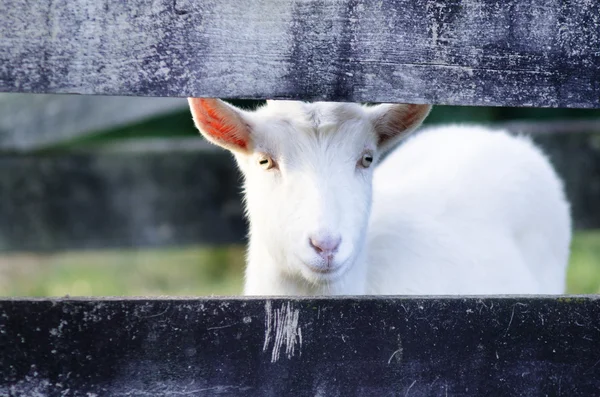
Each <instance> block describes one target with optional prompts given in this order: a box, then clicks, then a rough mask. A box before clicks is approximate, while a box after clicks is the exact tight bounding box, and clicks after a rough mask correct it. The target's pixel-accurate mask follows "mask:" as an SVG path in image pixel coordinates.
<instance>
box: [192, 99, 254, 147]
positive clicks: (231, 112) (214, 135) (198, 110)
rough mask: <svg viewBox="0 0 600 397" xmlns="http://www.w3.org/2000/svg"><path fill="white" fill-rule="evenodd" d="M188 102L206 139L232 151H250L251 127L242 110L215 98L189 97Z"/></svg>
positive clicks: (197, 126) (197, 125)
mask: <svg viewBox="0 0 600 397" xmlns="http://www.w3.org/2000/svg"><path fill="white" fill-rule="evenodd" d="M188 103H189V104H190V110H191V111H192V117H193V118H194V123H195V124H196V128H198V129H199V130H200V132H201V133H202V135H204V137H205V138H206V139H208V140H209V141H210V142H212V143H214V144H216V145H219V146H222V147H224V148H225V149H229V150H231V151H237V152H243V153H245V152H249V151H250V149H251V146H252V141H251V137H250V127H249V126H248V124H247V123H246V121H245V120H244V115H243V113H242V111H240V110H238V109H236V108H235V107H233V106H231V105H229V104H227V103H225V102H223V101H221V100H220V99H215V98H188Z"/></svg>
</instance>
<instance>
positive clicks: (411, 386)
mask: <svg viewBox="0 0 600 397" xmlns="http://www.w3.org/2000/svg"><path fill="white" fill-rule="evenodd" d="M415 383H417V380H416V379H415V380H413V383H411V384H410V386H408V389H406V393H404V397H407V396H408V393H409V392H410V389H412V388H413V386H414V385H415Z"/></svg>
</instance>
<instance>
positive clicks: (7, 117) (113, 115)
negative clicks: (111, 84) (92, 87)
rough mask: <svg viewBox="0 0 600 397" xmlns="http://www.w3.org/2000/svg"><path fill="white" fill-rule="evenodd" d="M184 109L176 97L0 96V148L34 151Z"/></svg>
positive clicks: (185, 105) (182, 102) (185, 106)
mask: <svg viewBox="0 0 600 397" xmlns="http://www.w3.org/2000/svg"><path fill="white" fill-rule="evenodd" d="M0 19H1V17H0ZM186 109H187V102H186V101H185V100H183V99H176V98H132V97H110V98H107V97H99V96H72V95H28V94H22V95H20V94H0V148H1V149H4V150H7V149H9V150H10V149H13V150H25V149H36V148H40V147H44V146H48V145H52V144H56V143H60V142H63V141H65V140H69V139H72V138H76V137H82V136H85V135H89V134H93V133H97V132H98V131H101V130H107V129H111V128H117V127H120V126H124V125H127V124H131V123H136V122H141V121H143V120H145V119H148V118H153V117H159V116H164V115H165V114H168V113H172V112H176V111H181V110H186Z"/></svg>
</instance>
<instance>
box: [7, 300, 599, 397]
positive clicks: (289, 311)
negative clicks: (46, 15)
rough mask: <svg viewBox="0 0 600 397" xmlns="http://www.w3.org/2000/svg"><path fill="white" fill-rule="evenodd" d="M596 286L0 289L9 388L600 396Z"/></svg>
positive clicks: (83, 392)
mask: <svg viewBox="0 0 600 397" xmlns="http://www.w3.org/2000/svg"><path fill="white" fill-rule="evenodd" d="M598 318H600V299H599V297H598V296H588V297H559V298H547V297H546V298H535V297H510V298H502V297H481V298H479V297H470V298H465V297H457V298H440V297H429V298H423V297H415V298H406V297H395V298H391V297H382V298H368V297H367V298H362V299H358V298H342V299H339V298H338V299H335V298H334V299H324V298H304V299H267V300H265V299H185V300H176V299H160V300H156V299H139V300H135V299H134V300H126V299H104V300H85V299H57V300H54V299H52V300H50V299H48V300H3V301H0V349H1V351H2V354H1V355H0V395H10V396H19V397H20V396H131V397H137V396H149V395H151V396H176V395H186V396H187V395H189V396H217V395H219V396H220V395H227V396H413V397H419V396H428V397H431V396H569V397H577V396H582V397H583V396H585V397H590V396H597V395H598V393H599V390H600V364H599V362H600V350H599V349H598V340H599V339H600V328H598Z"/></svg>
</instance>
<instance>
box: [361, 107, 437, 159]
mask: <svg viewBox="0 0 600 397" xmlns="http://www.w3.org/2000/svg"><path fill="white" fill-rule="evenodd" d="M430 110H431V105H414V104H408V103H398V104H382V105H377V106H373V107H371V108H369V116H370V119H371V123H373V128H374V129H375V133H376V134H377V146H378V148H379V149H380V150H382V151H384V152H385V151H387V150H389V149H391V148H392V147H394V145H395V144H396V143H398V141H399V140H400V139H401V138H402V137H404V136H406V135H407V134H409V133H410V132H412V131H414V130H415V129H417V128H418V127H419V126H420V125H421V123H422V122H423V120H425V117H427V115H428V114H429V111H430Z"/></svg>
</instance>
